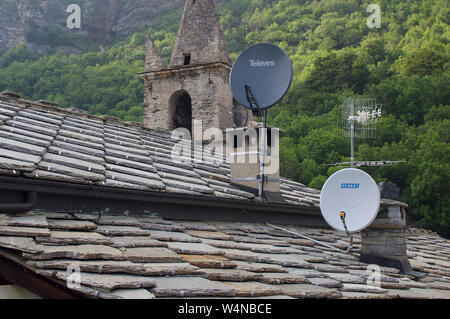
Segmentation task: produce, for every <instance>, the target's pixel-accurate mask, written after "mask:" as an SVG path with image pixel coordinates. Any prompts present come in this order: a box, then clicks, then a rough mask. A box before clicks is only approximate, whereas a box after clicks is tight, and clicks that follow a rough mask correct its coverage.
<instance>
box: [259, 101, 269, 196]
mask: <svg viewBox="0 0 450 319" xmlns="http://www.w3.org/2000/svg"><path fill="white" fill-rule="evenodd" d="M266 115H267V110H264V111H263V112H262V128H261V133H260V141H259V190H258V197H259V199H260V200H261V199H262V197H263V192H264V162H265V155H266Z"/></svg>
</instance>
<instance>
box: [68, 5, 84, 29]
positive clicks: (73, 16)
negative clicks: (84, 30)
mask: <svg viewBox="0 0 450 319" xmlns="http://www.w3.org/2000/svg"><path fill="white" fill-rule="evenodd" d="M66 12H67V13H70V15H69V16H68V17H67V21H66V24H67V27H68V28H69V29H70V30H72V29H81V8H80V6H79V5H78V4H71V5H69V6H68V7H67V9H66Z"/></svg>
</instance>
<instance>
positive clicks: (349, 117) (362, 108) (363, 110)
mask: <svg viewBox="0 0 450 319" xmlns="http://www.w3.org/2000/svg"><path fill="white" fill-rule="evenodd" d="M382 108H383V106H382V105H378V104H377V101H376V100H375V99H353V98H345V99H344V103H343V106H342V135H343V136H345V137H350V167H355V138H376V137H377V122H378V120H379V119H380V118H381V115H382Z"/></svg>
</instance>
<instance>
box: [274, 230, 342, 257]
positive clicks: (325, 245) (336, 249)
mask: <svg viewBox="0 0 450 319" xmlns="http://www.w3.org/2000/svg"><path fill="white" fill-rule="evenodd" d="M266 225H267V226H269V227H272V228H275V229H278V230H281V231H284V232H286V233H289V234H292V235H296V236H298V237H301V238H304V239H307V240H310V241H312V242H314V243H316V244H319V245H322V246H324V247H327V248H330V249H332V250H335V251H338V252H342V250H340V249H339V248H336V247H334V246H331V245H328V244H325V243H323V242H321V241H318V240H315V239H312V238H310V237H308V236H305V235H301V234H299V233H296V232H294V231H292V230H288V229H286V228H281V227H278V226H275V225H272V224H266Z"/></svg>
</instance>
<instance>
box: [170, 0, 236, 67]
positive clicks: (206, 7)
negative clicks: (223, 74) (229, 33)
mask: <svg viewBox="0 0 450 319" xmlns="http://www.w3.org/2000/svg"><path fill="white" fill-rule="evenodd" d="M215 62H222V63H226V64H230V59H229V57H228V50H227V47H226V43H225V39H224V36H223V33H222V30H221V27H220V18H219V15H218V13H217V10H216V4H215V0H187V1H186V5H185V7H184V13H183V17H182V19H181V23H180V27H179V30H178V36H177V39H176V41H175V46H174V48H173V51H172V58H171V61H170V64H171V67H177V66H183V65H191V64H192V65H196V64H208V63H215Z"/></svg>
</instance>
